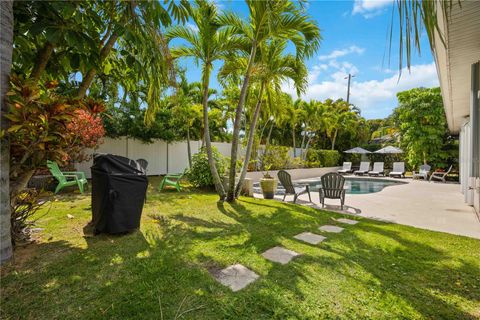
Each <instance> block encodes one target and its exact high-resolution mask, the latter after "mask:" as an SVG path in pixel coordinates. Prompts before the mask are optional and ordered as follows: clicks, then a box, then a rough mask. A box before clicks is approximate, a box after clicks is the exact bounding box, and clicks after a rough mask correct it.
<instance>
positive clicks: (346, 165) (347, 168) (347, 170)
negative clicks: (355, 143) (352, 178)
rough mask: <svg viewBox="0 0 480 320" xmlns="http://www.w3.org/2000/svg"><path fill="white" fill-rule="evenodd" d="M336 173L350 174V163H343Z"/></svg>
mask: <svg viewBox="0 0 480 320" xmlns="http://www.w3.org/2000/svg"><path fill="white" fill-rule="evenodd" d="M337 172H338V173H350V172H352V163H351V162H344V163H343V167H342V169H340V170H338V171H337Z"/></svg>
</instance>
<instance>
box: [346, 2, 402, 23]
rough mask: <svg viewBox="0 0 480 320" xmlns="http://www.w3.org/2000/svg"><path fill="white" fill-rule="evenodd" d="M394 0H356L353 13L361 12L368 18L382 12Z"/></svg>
mask: <svg viewBox="0 0 480 320" xmlns="http://www.w3.org/2000/svg"><path fill="white" fill-rule="evenodd" d="M392 2H393V0H355V2H354V3H353V10H352V15H355V14H361V15H362V16H364V17H365V18H366V19H369V18H373V17H375V16H378V15H380V14H382V13H383V12H384V11H385V9H386V7H388V6H391V5H392Z"/></svg>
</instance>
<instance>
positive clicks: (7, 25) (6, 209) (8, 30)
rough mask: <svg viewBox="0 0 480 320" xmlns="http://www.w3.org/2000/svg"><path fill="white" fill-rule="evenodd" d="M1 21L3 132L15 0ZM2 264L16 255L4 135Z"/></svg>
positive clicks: (0, 147) (0, 143)
mask: <svg viewBox="0 0 480 320" xmlns="http://www.w3.org/2000/svg"><path fill="white" fill-rule="evenodd" d="M0 23H1V30H2V36H1V37H0V39H1V43H0V56H1V57H2V59H1V61H0V72H1V74H0V106H1V108H0V114H1V127H0V129H1V131H4V130H5V131H6V129H7V128H8V120H7V119H6V118H5V117H4V114H5V113H6V112H7V111H8V110H7V109H8V106H7V101H6V100H7V99H6V98H7V96H6V93H7V90H8V88H9V83H8V79H9V76H10V69H11V67H12V51H13V1H0ZM0 151H1V159H0V165H1V167H0V264H3V263H4V262H5V261H8V260H9V259H10V258H11V257H12V252H13V250H12V240H11V235H10V213H11V211H10V189H9V180H10V178H9V176H10V157H9V156H10V150H9V143H8V139H7V137H6V136H1V137H0Z"/></svg>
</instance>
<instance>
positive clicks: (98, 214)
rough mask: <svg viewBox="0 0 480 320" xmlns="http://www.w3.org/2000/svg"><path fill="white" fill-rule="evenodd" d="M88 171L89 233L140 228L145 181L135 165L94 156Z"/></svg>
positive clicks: (138, 167) (135, 163) (121, 231)
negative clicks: (91, 231)
mask: <svg viewBox="0 0 480 320" xmlns="http://www.w3.org/2000/svg"><path fill="white" fill-rule="evenodd" d="M91 171H92V226H93V232H94V233H95V234H98V233H103V232H105V233H124V232H128V231H132V230H134V229H137V228H138V227H140V218H141V216H142V209H143V204H144V202H145V196H146V192H147V186H148V180H147V176H146V175H145V172H144V171H143V170H142V169H141V167H140V166H139V165H138V163H137V162H136V161H134V160H131V159H128V158H125V157H121V156H116V155H111V154H97V155H95V156H94V159H93V166H92V167H91Z"/></svg>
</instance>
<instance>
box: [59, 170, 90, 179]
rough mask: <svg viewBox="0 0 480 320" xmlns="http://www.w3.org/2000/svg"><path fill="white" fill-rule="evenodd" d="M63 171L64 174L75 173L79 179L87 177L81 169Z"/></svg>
mask: <svg viewBox="0 0 480 320" xmlns="http://www.w3.org/2000/svg"><path fill="white" fill-rule="evenodd" d="M63 173H64V174H69V175H76V176H77V177H79V178H80V179H87V178H86V177H85V172H82V171H64V172H63Z"/></svg>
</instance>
